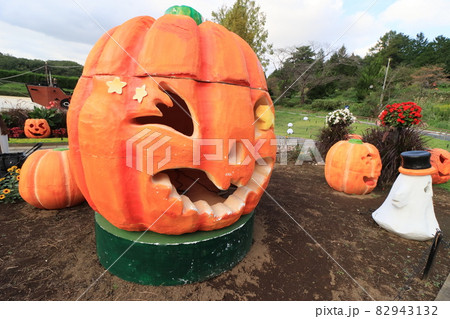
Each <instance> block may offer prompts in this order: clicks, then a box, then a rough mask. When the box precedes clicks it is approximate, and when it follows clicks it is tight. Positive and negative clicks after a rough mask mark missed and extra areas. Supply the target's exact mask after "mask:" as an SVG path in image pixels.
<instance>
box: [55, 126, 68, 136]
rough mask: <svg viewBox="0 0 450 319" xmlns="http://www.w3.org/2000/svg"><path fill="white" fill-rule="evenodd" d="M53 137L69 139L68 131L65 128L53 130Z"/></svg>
mask: <svg viewBox="0 0 450 319" xmlns="http://www.w3.org/2000/svg"><path fill="white" fill-rule="evenodd" d="M52 135H53V136H54V137H61V138H62V137H67V130H66V129H65V128H58V129H56V130H52Z"/></svg>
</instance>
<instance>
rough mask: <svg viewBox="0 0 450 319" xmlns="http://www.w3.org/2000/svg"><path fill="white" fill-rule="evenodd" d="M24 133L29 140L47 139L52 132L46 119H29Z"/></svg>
mask: <svg viewBox="0 0 450 319" xmlns="http://www.w3.org/2000/svg"><path fill="white" fill-rule="evenodd" d="M24 132H25V136H26V137H28V138H45V137H49V136H50V133H51V132H52V131H51V129H50V126H49V125H48V122H47V120H46V119H28V120H26V121H25V126H24Z"/></svg>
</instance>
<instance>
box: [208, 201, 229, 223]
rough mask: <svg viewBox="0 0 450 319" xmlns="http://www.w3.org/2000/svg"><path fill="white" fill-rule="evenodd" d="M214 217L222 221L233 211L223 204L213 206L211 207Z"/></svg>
mask: <svg viewBox="0 0 450 319" xmlns="http://www.w3.org/2000/svg"><path fill="white" fill-rule="evenodd" d="M211 208H212V210H213V213H214V217H216V218H218V219H222V218H223V217H224V216H227V215H231V214H233V211H232V210H231V208H230V207H228V206H226V205H224V204H223V203H218V204H214V205H212V206H211Z"/></svg>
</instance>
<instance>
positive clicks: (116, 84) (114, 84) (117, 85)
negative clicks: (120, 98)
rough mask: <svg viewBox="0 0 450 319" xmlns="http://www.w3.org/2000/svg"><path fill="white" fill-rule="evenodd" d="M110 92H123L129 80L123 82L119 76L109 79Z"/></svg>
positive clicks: (107, 83)
mask: <svg viewBox="0 0 450 319" xmlns="http://www.w3.org/2000/svg"><path fill="white" fill-rule="evenodd" d="M106 85H107V86H108V93H117V94H122V88H123V87H124V86H125V85H127V82H121V81H120V78H119V77H117V76H116V77H115V78H114V80H112V81H107V82H106Z"/></svg>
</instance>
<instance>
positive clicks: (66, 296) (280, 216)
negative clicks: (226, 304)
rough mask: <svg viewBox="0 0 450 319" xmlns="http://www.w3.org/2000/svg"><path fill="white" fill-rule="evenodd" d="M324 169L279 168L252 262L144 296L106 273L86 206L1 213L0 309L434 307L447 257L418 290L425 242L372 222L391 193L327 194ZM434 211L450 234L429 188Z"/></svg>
mask: <svg viewBox="0 0 450 319" xmlns="http://www.w3.org/2000/svg"><path fill="white" fill-rule="evenodd" d="M323 169H324V168H323V166H316V165H302V166H294V165H288V166H279V165H278V166H276V168H275V170H274V173H273V175H272V179H271V182H270V184H269V187H268V189H267V194H265V195H264V196H263V198H262V199H261V202H260V204H259V205H258V207H257V209H256V215H255V229H254V243H253V246H252V249H251V250H250V252H249V254H248V255H247V256H246V257H245V258H244V260H243V261H242V262H241V263H239V264H238V265H237V266H236V267H234V268H233V269H232V270H230V271H228V272H226V273H224V274H222V275H220V276H218V277H216V278H213V279H210V280H208V281H205V282H201V283H196V284H189V285H184V286H174V287H154V286H141V285H138V284H135V283H130V282H126V281H124V280H121V279H120V278H117V277H115V276H113V275H111V274H109V273H107V272H106V273H105V269H104V268H103V267H102V266H101V265H100V263H99V261H98V258H97V255H96V248H95V233H94V212H93V210H92V209H91V208H90V207H89V206H88V205H87V204H82V205H80V206H77V207H73V208H69V209H64V210H59V211H56V210H51V211H45V210H39V209H36V208H34V207H31V206H29V205H28V204H26V203H19V204H9V205H2V206H0V300H77V299H78V298H80V296H81V298H80V299H81V300H372V299H375V300H434V298H435V297H436V295H437V293H438V291H439V289H440V287H441V286H442V284H443V283H444V281H445V279H446V278H447V275H448V274H449V265H450V249H449V247H448V246H446V244H444V245H441V248H440V250H439V251H438V254H437V256H436V260H435V264H434V266H433V268H432V270H431V272H430V274H429V276H428V279H426V280H421V279H420V278H419V274H420V273H421V271H422V269H423V267H424V265H425V261H426V257H427V253H428V250H429V247H430V244H431V241H428V242H417V241H412V240H406V239H402V238H400V237H398V236H396V235H394V234H391V233H389V232H387V231H385V230H383V229H381V228H380V227H378V225H377V224H376V223H375V222H374V221H373V219H372V217H371V213H372V212H373V211H374V210H375V209H377V208H378V207H379V206H380V205H381V204H382V202H383V201H384V199H385V197H386V195H387V192H388V190H385V191H375V192H374V193H372V194H370V195H366V196H348V195H345V194H342V193H339V192H336V191H333V190H332V189H331V188H330V187H329V186H328V185H327V183H326V181H325V178H324V174H323ZM433 202H434V208H435V213H436V217H437V219H438V221H439V224H440V227H441V229H442V231H443V233H444V235H446V234H450V200H449V193H448V192H446V191H445V190H443V189H439V188H434V198H433ZM445 239H446V238H445ZM89 287H90V288H89ZM88 288H89V289H88Z"/></svg>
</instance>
